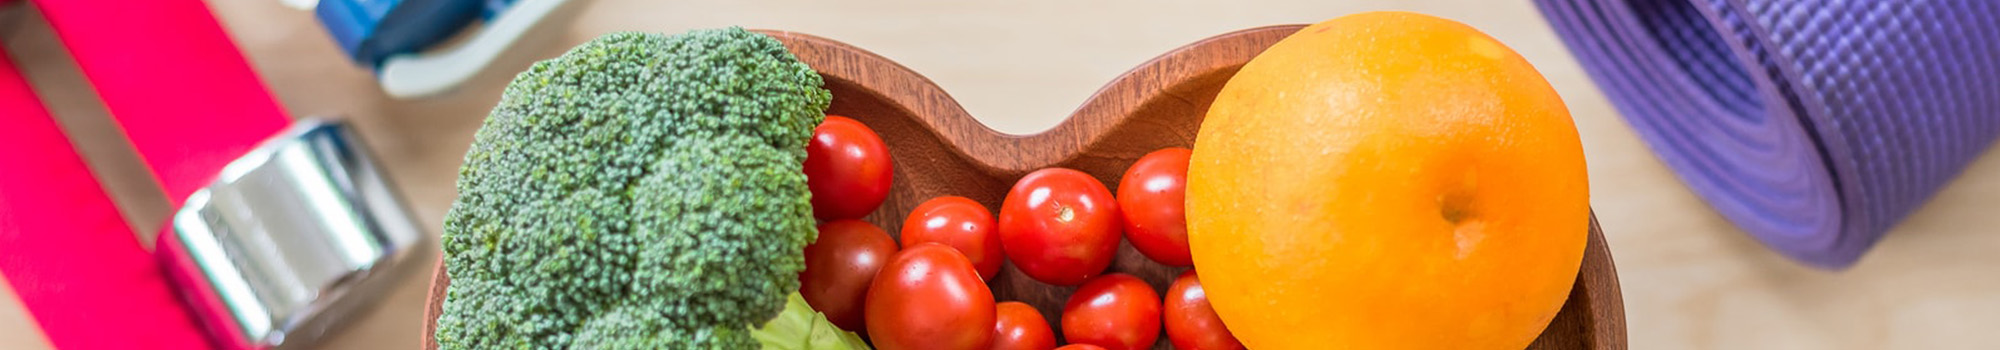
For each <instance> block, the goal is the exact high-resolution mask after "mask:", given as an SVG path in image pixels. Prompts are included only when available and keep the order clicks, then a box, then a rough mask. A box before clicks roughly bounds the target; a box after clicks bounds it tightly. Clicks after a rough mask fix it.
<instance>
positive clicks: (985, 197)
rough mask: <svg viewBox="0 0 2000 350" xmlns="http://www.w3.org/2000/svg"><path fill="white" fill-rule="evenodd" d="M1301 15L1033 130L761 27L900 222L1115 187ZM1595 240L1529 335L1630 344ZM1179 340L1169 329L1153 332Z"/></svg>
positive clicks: (1161, 280) (1151, 271)
mask: <svg viewBox="0 0 2000 350" xmlns="http://www.w3.org/2000/svg"><path fill="white" fill-rule="evenodd" d="M1302 27H1303V26H1299V25H1287V26H1272V27H1263V28H1255V29H1249V30H1243V31H1237V32H1234V33H1228V34H1223V35H1219V36H1215V37H1212V38H1208V39H1204V40H1202V41H1199V42H1196V43H1194V44H1190V45H1187V46H1184V47H1181V48H1179V49H1175V50H1173V51H1172V52H1168V53H1167V54H1165V55H1162V56H1160V57H1158V58H1154V59H1153V60H1152V61H1148V62H1146V63H1144V64H1140V65H1139V67H1138V68H1134V69H1132V70H1131V71H1129V72H1126V73H1125V74H1124V75H1121V76H1119V77H1118V78H1117V79H1116V80H1113V81H1112V82H1111V84H1109V85H1106V86H1105V87H1104V88H1103V89H1102V90H1099V91H1098V92H1097V93H1096V95H1095V96H1093V97H1091V99H1090V100H1089V101H1087V102H1085V103H1084V104H1083V107H1080V108H1077V110H1076V112H1075V113H1074V114H1072V115H1071V116H1070V117H1069V119H1068V120H1066V121H1064V122H1063V123H1062V124H1061V125H1058V126H1056V127H1055V128H1054V129H1051V130H1049V131H1046V132H1043V133H1040V134H1034V135H1010V134H1004V133H1000V132H997V131H994V130H992V129H989V128H987V127H986V126H985V125H983V124H980V123H979V121H978V120H975V119H973V118H972V116H971V115H968V114H966V112H965V110H964V109H963V108H961V107H960V106H959V105H958V102H957V101H954V100H952V98H951V96H950V95H949V94H946V93H945V92H944V90H943V89H940V88H938V86H937V85H936V84H934V83H932V82H931V81H930V79H927V78H924V76H922V75H918V74H917V73H916V72H914V71H911V70H910V69H909V68H905V67H903V66H902V65H899V64H896V63H895V62H893V61H890V60H889V59H887V58H883V57H881V56H877V55H875V54H873V53H870V52H868V51H865V50H862V49H859V48H855V47H853V46H849V45H847V44H843V43H840V42H837V41H833V40H828V39H825V38H820V37H815V36H811V35H806V34H799V33H792V32H784V31H761V32H762V33H765V34H768V35H771V36H772V37H775V38H777V39H778V40H779V41H782V42H784V43H785V46H786V47H788V48H790V49H791V51H792V52H793V53H794V54H796V55H798V57H799V60H801V61H804V62H805V63H806V64H808V65H811V66H812V67H813V69H815V70H818V71H819V73H820V74H821V75H822V76H824V77H825V78H826V88H827V89H828V90H832V91H833V106H832V107H831V108H829V110H828V111H827V113H829V114H837V115H843V116H848V117H852V118H854V119H857V120H860V121H861V122H862V123H865V124H867V125H868V126H869V127H871V128H874V129H875V131H876V132H877V133H880V134H881V135H882V138H883V139H884V140H886V141H887V142H888V143H889V152H890V153H891V157H893V158H894V159H895V163H896V173H895V175H894V176H895V179H894V181H895V184H896V185H895V186H894V188H893V189H891V190H890V192H889V199H888V200H887V201H885V202H884V203H882V207H881V208H880V209H877V210H876V212H875V214H874V215H870V216H868V217H867V219H866V220H867V221H869V222H873V223H875V224H876V225H879V226H881V227H882V228H883V229H884V230H887V231H889V232H890V234H892V235H894V234H895V233H897V232H899V231H900V230H901V228H902V224H903V220H902V219H903V217H904V216H905V215H908V214H909V212H910V211H911V210H913V209H915V208H916V206H917V204H919V203H922V202H923V201H925V200H928V199H930V198H935V197H938V196H946V195H957V196H965V197H968V198H972V199H973V200H976V201H979V202H980V203H982V204H985V205H986V207H987V209H998V208H999V207H1000V201H1001V199H1002V198H1003V197H1004V196H1006V194H1007V189H1008V188H1009V187H1010V186H1012V184H1013V183H1014V180H1015V179H1018V178H1019V177H1020V176H1022V175H1026V174H1027V173H1028V172H1030V171H1034V170H1036V169H1041V168H1045V167H1067V168H1072V169H1077V170H1082V171H1083V172H1086V173H1090V174H1091V175H1093V176H1096V177H1097V179H1099V180H1102V181H1104V184H1105V185H1106V186H1109V187H1110V188H1114V189H1115V188H1117V187H1118V179H1119V176H1120V175H1121V174H1123V173H1124V170H1125V168H1126V167H1127V166H1129V165H1131V163H1132V162H1133V161H1134V160H1137V159H1138V158H1139V156H1142V155H1145V154H1146V153H1147V152H1151V151H1153V150H1157V149H1160V148H1165V147H1174V146H1179V147H1189V146H1193V144H1194V138H1195V133H1196V131H1197V130H1198V129H1199V126H1200V124H1201V120H1202V116H1203V115H1205V114H1206V113H1207V111H1208V106H1209V103H1210V102H1212V101H1213V100H1214V98H1215V95H1216V92H1217V91H1219V90H1221V89H1222V85H1223V83H1224V82H1226V81H1228V80H1229V77H1230V76H1231V75H1234V74H1235V73H1236V70H1237V69H1239V68H1242V67H1243V64H1244V63H1246V62H1249V61H1250V58H1251V57H1253V56H1256V55H1257V54H1258V53H1260V52H1263V51H1264V49H1265V48H1267V47H1270V46H1271V45H1272V44H1274V43H1276V42H1277V41H1278V40H1279V39H1283V38H1284V37H1285V36H1287V35H1290V34H1291V33H1292V32H1295V31H1298V30H1299V28H1302ZM1586 249H1587V252H1586V253H1585V254H1584V261H1583V267H1582V270H1581V271H1580V272H1579V273H1578V275H1577V279H1576V285H1575V288H1574V289H1573V290H1571V292H1570V296H1569V301H1568V303H1566V304H1564V305H1563V309H1562V311H1561V313H1559V314H1557V315H1556V318H1555V320H1554V321H1553V322H1551V323H1550V324H1549V326H1548V328H1547V329H1546V330H1544V331H1543V332H1542V335H1541V337H1540V338H1538V339H1536V340H1535V343H1534V344H1533V345H1531V346H1529V348H1530V349H1624V348H1625V312H1624V304H1623V301H1622V300H1621V299H1620V296H1619V291H1618V276H1617V271H1616V270H1615V269H1614V268H1613V267H1612V264H1611V255H1610V252H1609V251H1608V250H1607V249H1606V248H1605V246H1604V236H1603V233H1602V232H1600V231H1599V229H1598V226H1597V220H1596V219H1595V218H1592V219H1591V222H1590V240H1589V244H1588V246H1587V248H1586ZM1118 250H1119V252H1118V258H1117V259H1116V260H1115V261H1114V262H1112V265H1111V270H1112V271H1117V272H1124V273H1130V274H1133V275H1136V276H1139V277H1140V278H1143V279H1145V280H1146V281H1147V282H1149V283H1151V284H1152V285H1153V288H1154V289H1155V290H1160V291H1165V290H1166V286H1167V283H1168V282H1170V281H1172V279H1173V277H1175V276H1177V275H1178V274H1179V273H1180V272H1181V271H1182V270H1183V269H1181V268H1173V267H1167V266H1164V265H1160V264H1157V263H1154V262H1152V261H1151V260H1148V259H1147V258H1146V257H1144V256H1143V255H1140V254H1139V253H1138V251H1136V250H1134V249H1133V248H1132V245H1131V244H1130V243H1124V242H1121V243H1120V246H1119V248H1118ZM435 275H436V276H435V277H434V278H433V280H432V284H431V289H430V300H429V304H428V305H427V310H426V311H425V315H424V317H425V318H426V320H427V321H426V323H425V324H426V329H425V330H424V339H423V346H424V348H425V349H436V348H437V344H436V342H435V341H434V340H433V339H431V334H433V333H434V332H435V331H436V329H435V328H436V326H437V322H436V321H437V314H438V312H439V310H440V308H442V305H443V300H444V295H445V294H444V292H445V288H446V286H448V285H449V284H450V283H451V281H450V279H449V278H448V276H446V275H445V273H444V266H443V264H442V263H440V264H439V265H438V267H437V270H436V272H435ZM988 284H989V285H990V286H991V287H992V288H993V293H994V297H995V298H996V299H998V300H1003V301H1005V300H1019V301H1024V302H1027V303H1028V304H1031V305H1034V306H1035V307H1036V308H1038V309H1041V311H1042V314H1043V316H1046V317H1049V321H1050V324H1051V325H1056V322H1057V321H1059V318H1058V317H1055V316H1056V315H1060V314H1061V313H1060V312H1061V310H1062V305H1063V302H1064V301H1065V300H1066V299H1067V298H1068V296H1069V294H1070V292H1071V291H1072V290H1074V288H1073V287H1058V286H1051V285H1047V284H1043V283H1041V282H1037V281H1035V280H1034V279H1031V278H1028V277H1027V276H1026V275H1023V274H1022V273H1021V271H1020V270H1017V269H1015V268H1014V266H1013V265H1011V264H1009V265H1007V266H1005V267H1004V268H1002V269H1001V272H1000V274H999V276H997V277H995V278H994V279H993V280H992V281H989V283H988ZM1058 327H1060V326H1058ZM1057 333H1058V334H1060V333H1061V332H1057ZM1170 347H1171V345H1169V344H1168V342H1167V341H1166V337H1165V336H1164V335H1162V336H1161V338H1160V341H1159V343H1158V345H1156V346H1154V348H1157V349H1167V348H1170Z"/></svg>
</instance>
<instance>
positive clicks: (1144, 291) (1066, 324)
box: [1062, 273, 1160, 350]
mask: <svg viewBox="0 0 2000 350" xmlns="http://www.w3.org/2000/svg"><path fill="white" fill-rule="evenodd" d="M1062 331H1063V338H1064V339H1068V340H1069V342H1070V343H1084V344H1092V345H1097V346H1102V347H1104V348H1105V349H1110V350H1141V349H1148V348H1152V347H1153V343H1154V342H1158V341H1159V340H1160V295H1159V294H1158V293H1155V292H1153V287H1152V286H1149V285H1146V281H1142V280H1139V278H1138V277H1132V275H1127V274H1122V273H1114V274H1109V275H1104V276H1103V277H1098V278H1095V279H1091V280H1090V282H1087V283H1084V284H1083V287H1079V288H1077V289H1076V294H1070V296H1069V302H1068V303H1066V304H1064V305H1063V315H1062Z"/></svg>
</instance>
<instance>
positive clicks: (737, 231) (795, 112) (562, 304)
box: [436, 28, 830, 349]
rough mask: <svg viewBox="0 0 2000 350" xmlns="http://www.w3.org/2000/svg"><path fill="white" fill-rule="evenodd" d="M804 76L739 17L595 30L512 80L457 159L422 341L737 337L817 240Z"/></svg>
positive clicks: (793, 276)
mask: <svg viewBox="0 0 2000 350" xmlns="http://www.w3.org/2000/svg"><path fill="white" fill-rule="evenodd" d="M822 83H823V82H822V81H821V78H820V76H819V74H818V73H816V72H814V71H813V70H812V69H810V68H808V67H807V66H806V65H805V64H803V63H800V62H799V61H798V59H797V58H795V57H793V56H792V54H791V53H790V52H789V51H786V50H785V47H784V46H783V45H781V44H780V43H779V42H778V41H777V40H775V39H772V38H770V37H767V36H764V35H761V34H756V33H751V32H748V31H745V30H743V29H740V28H729V29H716V30H697V31H692V32H688V33H685V34H680V35H673V36H667V35H659V34H644V33H615V34H609V35H605V36H603V37H600V38H598V39H596V40H592V41H590V42H588V43H584V44H583V45H581V46H577V47H576V48H574V49H571V50H570V51H569V52H568V53H565V54H563V55H562V56H561V57H556V58H554V59H550V60H547V61H542V62H539V63H536V64H535V65H534V66H533V67H531V68H529V69H528V70H527V71H526V72H522V73H521V74H520V75H519V76H517V77H515V78H514V81H513V83H511V84H509V85H508V86H507V90H506V92H505V93H504V95H502V96H501V99H500V103H499V105H498V106H496V107H494V109H493V112H492V114H491V115H489V116H488V117H487V119H486V122H485V125H483V126H482V127H481V128H480V129H479V132H478V134H477V135H476V136H475V139H474V140H473V144H472V148H471V150H470V151H468V152H467V153H466V155H465V164H464V166H463V167H462V168H460V169H459V180H458V194H459V196H458V199H457V201H455V202H454V203H452V207H451V211H450V212H449V213H447V214H446V216H445V224H444V238H443V242H444V250H445V260H446V273H448V274H450V277H451V286H450V288H449V290H448V291H447V295H446V297H445V302H444V309H443V314H442V315H440V316H439V317H438V330H437V333H436V338H437V339H438V343H439V345H440V346H442V348H444V349H497V348H504V349H553V348H593V349H641V348H643V349H695V348H701V349H710V348H729V349H734V348H755V347H756V341H755V340H754V339H752V337H751V336H750V334H748V329H749V328H750V327H752V326H755V325H760V324H762V323H763V322H764V321H766V320H770V319H771V318H772V317H773V316H775V315H777V313H778V312H779V311H780V310H782V309H784V308H785V304H786V296H787V294H788V293H791V292H793V291H795V290H797V289H798V273H799V270H801V269H803V268H804V260H803V258H802V257H801V255H800V254H801V253H800V252H801V251H802V249H804V247H805V246H806V245H807V244H809V243H811V242H812V240H813V239H814V238H815V236H816V235H817V232H816V231H815V230H814V228H813V218H812V207H811V204H810V200H809V199H810V198H809V197H810V195H811V194H810V192H809V191H808V190H807V188H806V178H805V175H804V173H803V171H802V164H803V163H804V162H805V158H806V154H805V148H806V142H807V141H808V139H809V138H811V136H812V132H813V127H814V126H816V125H818V124H819V123H820V122H821V121H822V120H823V119H824V115H823V114H822V113H824V111H825V109H826V107H827V103H828V100H829V98H830V96H829V93H828V92H827V91H826V90H825V89H823V88H822V87H821V85H822Z"/></svg>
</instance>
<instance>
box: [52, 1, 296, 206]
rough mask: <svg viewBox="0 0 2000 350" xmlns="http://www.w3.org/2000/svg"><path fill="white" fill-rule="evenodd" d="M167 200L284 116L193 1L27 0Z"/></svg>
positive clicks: (200, 181) (210, 176) (211, 174)
mask: <svg viewBox="0 0 2000 350" xmlns="http://www.w3.org/2000/svg"><path fill="white" fill-rule="evenodd" d="M34 3H35V7H36V8H37V9H38V10H41V12H42V17H43V18H47V19H48V21H49V26H50V27H53V28H55V32H56V36H58V37H60V38H61V39H62V42H63V45H64V46H67V47H69V52H70V55H72V56H75V58H76V64H77V66H78V67H81V68H82V69H83V74H84V76H85V77H87V78H89V79H90V84H91V86H93V87H96V88H97V95H98V96H100V97H102V98H103V99H104V106H105V107H106V108H107V109H108V110H110V111H111V115H112V117H113V118H115V119H117V120H118V124H119V125H120V126H122V127H124V129H125V135H126V137H128V138H131V139H132V145H133V146H134V147H136V148H138V151H139V157H140V158H142V159H144V160H145V161H146V165H147V167H149V168H152V169H153V177H154V178H155V179H158V180H159V181H160V185H161V187H162V188H163V189H165V190H166V193H167V198H168V199H170V200H171V201H173V202H176V205H178V202H179V201H181V200H184V199H187V196H188V195H189V194H193V193H194V191H196V190H200V189H201V188H202V187H205V186H207V185H208V184H209V182H211V181H214V180H215V175H216V173H217V172H218V171H220V170H222V166H223V165H227V164H229V162H230V161H234V160H236V158H237V157H241V156H242V155H243V154H244V153H246V152H248V151H250V149H251V148H254V147H256V146H257V145H258V144H259V143H261V142H263V141H264V139H266V138H269V137H271V136H272V135H275V134H277V133H278V132H279V131H281V130H283V129H284V128H285V126H286V125H288V124H291V118H290V117H288V116H286V115H285V110H284V109H283V108H280V107H279V106H278V102H277V101H276V100H274V99H272V98H271V93H270V91H268V90H265V89H264V83H263V81H261V80H259V79H258V78H257V73H256V72H255V71H252V70H251V69H250V63H249V62H248V61H245V60H244V59H243V56H242V55H241V54H239V53H238V52H237V50H236V44H234V43H232V42H230V40H229V35H228V34H227V33H225V32H223V31H222V26H221V24H219V23H217V22H216V21H215V16H214V15H212V14H210V13H209V12H208V7H207V5H204V4H203V3H202V2H201V0H146V1H130V0H34Z"/></svg>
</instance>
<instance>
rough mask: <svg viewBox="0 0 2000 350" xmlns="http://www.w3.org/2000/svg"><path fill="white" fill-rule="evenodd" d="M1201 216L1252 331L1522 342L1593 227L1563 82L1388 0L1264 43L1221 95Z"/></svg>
mask: <svg viewBox="0 0 2000 350" xmlns="http://www.w3.org/2000/svg"><path fill="white" fill-rule="evenodd" d="M1188 181H1189V183H1188V194H1187V199H1188V204H1187V205H1188V230H1189V232H1188V236H1189V240H1190V243H1191V247H1192V248H1193V252H1194V258H1195V268H1196V269H1197V270H1199V271H1201V274H1202V282H1203V284H1204V285H1205V287H1206V288H1207V291H1208V296H1209V298H1210V300H1211V301H1212V303H1213V304H1214V306H1215V308H1216V311H1217V313H1219V314H1220V315H1221V316H1222V319H1223V321H1224V323H1226V324H1227V325H1228V327H1229V329H1230V331H1231V332H1233V333H1235V335H1236V336H1237V337H1238V338H1240V339H1241V340H1242V341H1243V343H1244V344H1245V345H1247V346H1249V347H1250V348H1253V349H1265V350H1273V349H1519V348H1522V347H1525V346H1526V345H1527V344H1528V343H1529V342H1531V341H1533V339H1534V338H1535V337H1536V336H1537V335H1538V334H1539V333H1540V332H1541V330H1542V328H1544V327H1545V326H1546V325H1547V324H1548V322H1549V321H1550V320H1551V319H1552V318H1553V317H1554V315H1555V314H1556V312H1557V311H1558V310H1559V309H1560V308H1561V306H1562V304H1563V301H1564V300H1565V299H1566V298H1567V295H1568V293H1569V290H1570V286H1571V285H1572V282H1573V281H1574V279H1575V276H1576V272H1577V267H1578V265H1579V263H1580V262H1581V261H1582V257H1583V247H1584V241H1585V239H1586V237H1587V235H1588V232H1587V230H1588V220H1589V210H1590V209H1589V184H1588V179H1587V178H1586V175H1585V170H1584V159H1583V150H1582V144H1581V142H1580V141H1579V140H1578V138H1577V133H1576V128H1575V126H1574V123H1573V122H1572V121H1571V119H1570V116H1569V112H1568V110H1567V108H1566V107H1564V105H1563V103H1562V100H1561V99H1560V98H1559V97H1557V95H1556V92H1555V90H1554V89H1553V88H1552V87H1550V86H1549V84H1548V82H1547V81H1546V80H1544V79H1543V78H1542V76H1541V75H1540V73H1538V72H1536V70H1535V69H1534V67H1532V66H1530V65H1529V64H1528V62H1527V61H1526V60H1525V59H1523V58H1522V57H1521V56H1520V55H1519V54H1517V53H1515V52H1514V51H1513V50H1511V49H1508V48H1507V47H1506V46H1504V45H1501V44H1500V43H1499V42H1498V41H1495V40H1494V39H1493V38H1492V37H1489V36H1487V35H1486V34H1484V33H1480V32H1479V31H1478V30H1475V29H1473V28H1471V27H1469V26H1466V25H1465V24H1461V23H1458V22H1454V21H1451V20H1447V19H1441V18H1437V17H1431V16H1426V15H1420V14H1413V13H1401V12H1376V13H1364V14H1357V15H1351V16H1346V17H1341V18H1337V19H1333V20H1330V21H1326V22H1322V23H1319V24H1315V25H1312V26H1309V27H1306V28H1305V29H1303V30H1301V31H1299V32H1298V33H1297V34H1294V35H1292V36H1291V37H1288V38H1286V39H1284V40H1283V41H1280V42H1279V43H1277V44H1276V45H1274V46H1272V47H1271V48H1270V49H1268V50H1266V51H1265V52H1264V53H1262V54H1261V55H1259V56H1257V58H1256V59H1254V60H1252V61H1251V62H1250V63H1249V64H1248V65H1246V66H1244V67H1243V69H1242V70H1241V71H1240V72H1238V73H1237V75H1236V76H1235V77H1233V78H1232V79H1230V81H1229V83H1228V84H1227V85H1226V86H1225V87H1224V88H1223V90H1222V92H1221V93H1220V94H1219V95H1218V96H1217V98H1216V100H1215V103H1214V104H1213V105H1212V106H1211V107H1210V110H1209V113H1208V115H1207V118H1206V120H1205V121H1204V123H1203V125H1202V128H1201V131H1200V134H1199V136H1198V137H1197V139H1196V143H1195V147H1194V155H1193V160H1192V162H1191V164H1190V169H1189V172H1188Z"/></svg>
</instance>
